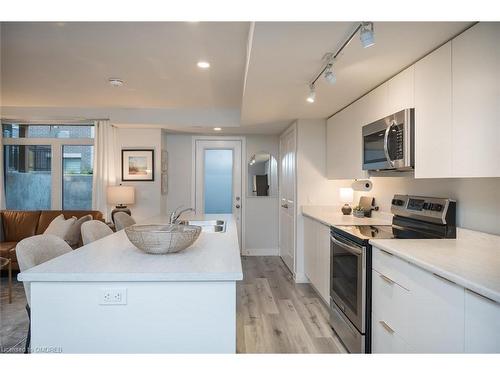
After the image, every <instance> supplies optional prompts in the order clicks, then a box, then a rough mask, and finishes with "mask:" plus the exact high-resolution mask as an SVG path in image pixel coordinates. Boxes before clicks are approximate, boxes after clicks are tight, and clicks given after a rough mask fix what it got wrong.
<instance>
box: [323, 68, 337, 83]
mask: <svg viewBox="0 0 500 375" xmlns="http://www.w3.org/2000/svg"><path fill="white" fill-rule="evenodd" d="M325 80H326V81H327V82H328V83H329V84H331V85H333V84H334V83H335V82H337V77H336V76H335V72H334V71H333V64H328V66H327V67H326V69H325Z"/></svg>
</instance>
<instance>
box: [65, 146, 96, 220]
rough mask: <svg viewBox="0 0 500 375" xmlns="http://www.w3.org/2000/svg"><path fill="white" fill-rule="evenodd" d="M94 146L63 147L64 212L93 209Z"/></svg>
mask: <svg viewBox="0 0 500 375" xmlns="http://www.w3.org/2000/svg"><path fill="white" fill-rule="evenodd" d="M93 151H94V146H68V145H64V146H63V173H64V176H63V210H86V209H90V208H91V207H92V168H93V161H94V158H93Z"/></svg>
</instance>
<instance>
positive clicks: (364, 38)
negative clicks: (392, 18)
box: [359, 22, 375, 48]
mask: <svg viewBox="0 0 500 375" xmlns="http://www.w3.org/2000/svg"><path fill="white" fill-rule="evenodd" d="M359 39H360V40H361V44H362V45H363V47H364V48H368V47H371V46H373V45H374V44H375V35H374V31H373V22H362V23H361V29H360V31H359Z"/></svg>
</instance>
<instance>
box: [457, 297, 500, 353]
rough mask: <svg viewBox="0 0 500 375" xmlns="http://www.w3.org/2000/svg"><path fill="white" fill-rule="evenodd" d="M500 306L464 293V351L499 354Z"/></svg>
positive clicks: (483, 298)
mask: <svg viewBox="0 0 500 375" xmlns="http://www.w3.org/2000/svg"><path fill="white" fill-rule="evenodd" d="M499 333H500V304H499V303H498V302H494V301H491V300H489V299H487V298H485V297H483V296H480V295H478V294H476V293H474V292H471V291H469V290H466V291H465V351H466V352H467V353H500V334H499Z"/></svg>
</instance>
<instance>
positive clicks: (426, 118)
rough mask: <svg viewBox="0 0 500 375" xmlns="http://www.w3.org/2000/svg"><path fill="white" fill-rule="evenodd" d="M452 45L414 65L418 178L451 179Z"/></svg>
mask: <svg viewBox="0 0 500 375" xmlns="http://www.w3.org/2000/svg"><path fill="white" fill-rule="evenodd" d="M451 90H452V84H451V42H448V43H447V44H445V45H444V46H442V47H440V48H439V49H438V50H436V51H434V52H432V53H431V54H430V55H428V56H426V57H425V58H423V59H422V60H420V61H418V62H417V63H416V64H415V177H416V178H440V177H451V176H452V173H453V171H452V147H453V145H452V142H453V136H452V135H453V128H452V126H453V125H452V114H451V109H452V96H451V95H452V93H451Z"/></svg>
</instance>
